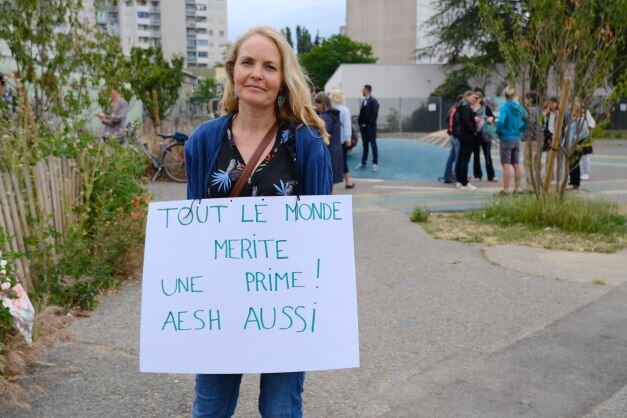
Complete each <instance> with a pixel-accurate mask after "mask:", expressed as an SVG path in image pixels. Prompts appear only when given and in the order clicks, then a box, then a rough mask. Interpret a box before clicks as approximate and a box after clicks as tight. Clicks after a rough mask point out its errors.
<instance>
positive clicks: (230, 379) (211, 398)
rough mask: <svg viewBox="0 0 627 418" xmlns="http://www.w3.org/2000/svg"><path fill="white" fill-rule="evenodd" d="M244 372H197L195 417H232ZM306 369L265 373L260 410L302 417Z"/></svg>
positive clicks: (268, 415) (270, 415) (274, 416)
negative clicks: (303, 370)
mask: <svg viewBox="0 0 627 418" xmlns="http://www.w3.org/2000/svg"><path fill="white" fill-rule="evenodd" d="M241 381H242V375H241V374H198V375H196V398H195V399H194V405H193V408H192V417H193V418H229V417H231V416H232V415H233V413H234V412H235V407H236V406H237V398H238V396H239V385H240V383H241ZM304 383H305V372H293V373H262V374H261V383H260V392H259V412H260V413H261V416H262V417H263V418H302V416H303V408H302V407H303V398H302V396H301V394H302V393H303V385H304Z"/></svg>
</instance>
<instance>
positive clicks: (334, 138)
mask: <svg viewBox="0 0 627 418" xmlns="http://www.w3.org/2000/svg"><path fill="white" fill-rule="evenodd" d="M314 108H315V109H316V112H318V115H319V116H320V117H321V118H322V120H323V121H324V126H325V129H326V130H327V132H328V133H329V145H327V148H328V149H329V154H330V155H331V169H332V171H333V184H337V183H341V182H342V180H343V179H344V158H343V155H342V154H343V153H342V139H341V136H342V123H341V122H340V111H339V110H337V109H335V108H333V107H331V100H330V99H329V96H327V95H326V93H318V94H317V95H316V97H315V99H314Z"/></svg>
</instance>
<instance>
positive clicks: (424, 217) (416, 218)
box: [409, 207, 429, 223]
mask: <svg viewBox="0 0 627 418" xmlns="http://www.w3.org/2000/svg"><path fill="white" fill-rule="evenodd" d="M409 219H410V220H411V221H412V222H417V223H426V222H428V221H429V209H427V208H422V207H418V208H416V209H414V211H413V212H412V213H411V216H410V217H409Z"/></svg>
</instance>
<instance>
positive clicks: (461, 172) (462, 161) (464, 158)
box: [455, 137, 473, 186]
mask: <svg viewBox="0 0 627 418" xmlns="http://www.w3.org/2000/svg"><path fill="white" fill-rule="evenodd" d="M459 142H460V148H459V157H458V158H457V162H456V163H455V176H456V177H457V182H458V183H461V185H462V186H466V185H467V184H468V163H469V162H470V156H471V154H472V150H473V144H472V138H468V137H462V138H459Z"/></svg>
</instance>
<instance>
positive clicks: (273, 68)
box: [233, 35, 283, 107]
mask: <svg viewBox="0 0 627 418" xmlns="http://www.w3.org/2000/svg"><path fill="white" fill-rule="evenodd" d="M282 74H283V69H282V68H281V54H280V53H279V49H278V48H277V46H276V44H275V43H274V42H273V41H272V40H270V39H268V38H266V37H265V36H262V35H253V36H251V37H250V38H248V39H246V40H245V41H244V42H243V43H242V45H241V46H240V48H239V51H238V56H237V59H236V61H235V65H234V67H233V82H234V86H235V92H236V93H237V96H238V97H239V100H240V102H244V103H246V104H249V105H251V106H255V107H268V106H274V103H275V101H276V99H277V96H278V95H279V91H280V89H281V85H282V84H283V75H282Z"/></svg>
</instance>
